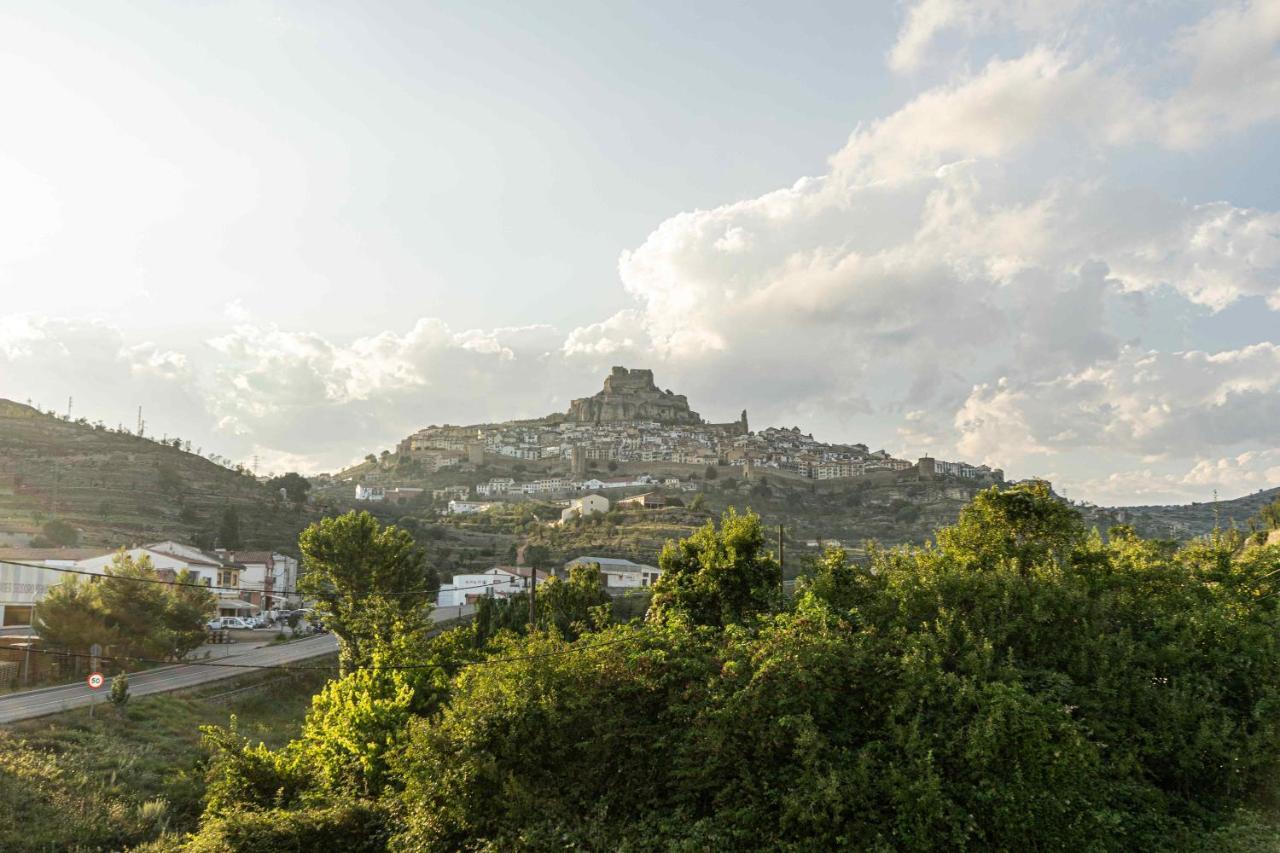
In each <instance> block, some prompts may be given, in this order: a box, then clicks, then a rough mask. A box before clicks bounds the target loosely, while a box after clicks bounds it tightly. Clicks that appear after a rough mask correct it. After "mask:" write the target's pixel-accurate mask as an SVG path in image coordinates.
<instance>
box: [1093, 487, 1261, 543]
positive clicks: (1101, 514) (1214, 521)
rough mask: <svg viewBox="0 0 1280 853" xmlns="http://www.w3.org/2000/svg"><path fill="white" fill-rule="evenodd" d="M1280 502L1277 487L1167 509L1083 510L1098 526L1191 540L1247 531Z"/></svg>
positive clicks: (1115, 508)
mask: <svg viewBox="0 0 1280 853" xmlns="http://www.w3.org/2000/svg"><path fill="white" fill-rule="evenodd" d="M1277 499H1280V488H1274V489H1262V490H1259V491H1256V492H1254V493H1253V494H1249V495H1245V496H1244V497H1239V498H1233V499H1231V500H1220V501H1217V502H1213V501H1205V502H1195V503H1190V504H1172V505H1168V506H1158V505H1157V506H1120V507H1090V508H1085V509H1084V510H1083V511H1084V515H1085V519H1086V521H1088V522H1089V523H1091V524H1094V525H1096V526H1098V527H1107V526H1110V524H1129V525H1132V526H1133V528H1134V529H1135V530H1136V531H1137V532H1138V533H1139V534H1141V535H1143V536H1149V537H1155V538H1160V539H1180V540H1181V539H1190V538H1192V537H1195V536H1203V535H1204V534H1206V533H1209V532H1211V531H1212V530H1213V529H1214V528H1215V527H1221V528H1222V529H1224V530H1226V529H1230V528H1231V527H1233V526H1234V527H1236V528H1239V529H1240V530H1244V531H1248V529H1249V520H1250V519H1252V518H1254V517H1255V516H1257V514H1258V510H1260V509H1262V508H1263V507H1264V506H1266V505H1267V504H1269V503H1271V502H1272V501H1275V500H1277Z"/></svg>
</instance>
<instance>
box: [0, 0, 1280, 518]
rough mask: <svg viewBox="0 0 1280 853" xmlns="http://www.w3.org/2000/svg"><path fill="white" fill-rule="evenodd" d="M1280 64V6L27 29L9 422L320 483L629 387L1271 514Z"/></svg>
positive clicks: (4, 222) (188, 14)
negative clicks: (311, 477)
mask: <svg viewBox="0 0 1280 853" xmlns="http://www.w3.org/2000/svg"><path fill="white" fill-rule="evenodd" d="M539 6H543V7H545V8H539ZM1278 44H1280V3H1277V2H1275V0H1269V2H1263V0H1255V2H1233V3H1200V2H1177V3H1159V4H1108V3H1102V2H1092V0H1058V2H1038V0H973V2H965V0H920V2H903V3H900V4H886V3H861V4H854V3H793V4H786V5H785V6H782V5H778V4H741V3H732V4H731V3H700V4H688V3H656V2H650V3H607V4H601V3H586V2H583V3H557V4H520V3H507V4H492V3H490V4H477V3H379V4H351V3H298V4H291V3H274V4H269V3H220V2H207V3H192V4H162V3H152V4H123V3H119V4H118V3H105V2H104V3H92V4H90V3H81V4H58V5H56V6H55V5H53V4H37V3H30V4H22V3H18V4H7V5H6V7H5V9H4V10H2V11H0V79H3V80H5V81H6V83H5V84H4V85H3V87H2V88H0V109H2V110H3V114H4V115H5V116H6V140H5V143H4V145H3V146H0V185H3V186H5V187H6V192H5V193H4V194H3V197H0V231H3V233H5V234H6V235H7V238H6V239H4V240H0V294H2V295H3V303H0V396H8V397H12V398H15V399H19V400H25V399H28V398H31V399H33V400H36V401H38V402H40V403H42V404H43V405H44V406H46V407H57V408H59V409H61V408H63V407H64V406H65V399H66V397H67V396H75V398H76V401H77V403H76V410H77V413H78V414H84V415H86V416H88V417H90V418H102V419H103V420H106V421H108V422H111V423H115V422H117V421H124V422H130V421H131V420H132V413H133V412H134V411H135V409H136V406H137V405H139V404H141V405H144V406H145V407H146V409H147V412H148V420H149V422H150V423H151V425H152V427H153V428H154V429H155V430H156V431H160V432H168V433H170V434H178V435H182V436H184V437H190V438H191V439H192V440H193V441H194V442H195V443H196V444H198V445H200V446H203V447H204V448H206V450H214V451H217V452H220V453H223V454H225V455H229V456H232V457H234V458H240V459H248V458H250V457H251V456H253V455H257V456H259V457H261V458H262V459H263V460H264V465H265V466H269V467H272V468H276V469H283V468H285V467H300V468H302V469H304V470H307V471H317V470H323V469H332V468H334V467H336V466H339V465H341V464H344V463H346V462H348V461H350V460H351V459H353V458H358V457H359V456H361V455H363V454H364V453H365V452H367V451H369V450H374V449H379V448H382V447H386V446H389V445H391V444H393V443H394V441H395V440H396V439H398V438H399V437H400V436H402V435H403V434H405V433H407V432H408V431H410V430H412V429H414V428H416V427H418V426H421V425H425V424H427V423H438V422H446V421H447V422H468V421H475V420H482V419H491V418H492V419H505V418H507V417H516V416H527V415H531V414H542V413H546V412H549V411H553V410H557V409H563V408H564V407H565V406H566V405H567V401H568V400H569V399H570V398H572V397H574V396H581V395H582V394H585V393H589V392H591V391H593V390H595V389H596V388H597V387H598V384H599V380H600V378H601V377H602V376H603V375H604V373H605V372H607V370H608V367H609V366H610V365H611V364H615V363H616V364H627V365H629V366H648V367H652V368H653V369H654V370H655V371H656V373H657V376H658V380H659V382H660V384H663V385H664V386H669V387H672V388H674V389H676V390H678V391H681V392H684V393H688V394H689V395H690V398H691V401H692V402H693V403H694V405H695V407H696V408H698V409H699V410H700V411H702V412H703V413H704V414H705V415H707V416H709V417H711V418H713V419H721V418H724V417H730V416H733V415H734V414H736V412H737V411H738V410H740V409H741V408H743V407H744V406H745V407H746V408H748V409H749V410H750V412H751V414H752V420H753V423H754V424H756V425H758V426H765V425H769V424H786V425H791V424H799V425H803V426H805V427H806V428H810V429H812V430H813V431H815V433H817V434H818V435H819V437H822V438H827V439H831V440H849V441H866V442H867V443H869V444H873V445H876V446H884V447H886V448H888V449H890V450H892V451H894V452H896V453H900V454H902V455H904V456H907V457H908V458H913V457H914V456H915V455H918V454H921V453H923V452H925V451H929V452H932V453H933V454H935V455H938V456H940V457H943V458H960V459H966V460H970V461H975V462H977V461H984V462H990V463H992V464H998V465H1001V466H1002V467H1004V468H1005V469H1006V470H1008V471H1009V472H1010V473H1011V474H1012V475H1014V476H1029V475H1033V474H1034V475H1042V476H1050V477H1052V478H1053V479H1054V480H1055V482H1056V483H1059V484H1061V485H1062V486H1063V487H1065V488H1067V489H1068V491H1069V493H1070V494H1071V495H1072V496H1073V497H1079V498H1084V499H1090V500H1097V501H1099V502H1105V503H1133V502H1155V501H1182V500H1189V499H1203V498H1206V497H1208V496H1209V495H1211V494H1212V492H1213V490H1214V489H1218V490H1219V491H1221V492H1223V493H1224V494H1231V495H1234V494H1239V493H1244V492H1248V491H1251V490H1254V489H1257V488H1262V487H1266V486H1274V485H1280V402H1277V400H1278V399H1280V214H1278V213H1277V210H1280V169H1277V168H1275V159H1276V154H1277V153H1278V149H1280V146H1278V145H1277V140H1278V136H1277V119H1278V118H1280V53H1278V51H1277V45H1278Z"/></svg>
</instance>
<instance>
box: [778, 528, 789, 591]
mask: <svg viewBox="0 0 1280 853" xmlns="http://www.w3.org/2000/svg"><path fill="white" fill-rule="evenodd" d="M786 547H787V545H786V542H784V541H783V538H782V525H781V524H779V525H778V571H779V572H780V573H781V574H782V577H783V580H785V579H786V577H787V572H786V565H787V552H786Z"/></svg>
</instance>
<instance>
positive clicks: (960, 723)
mask: <svg viewBox="0 0 1280 853" xmlns="http://www.w3.org/2000/svg"><path fill="white" fill-rule="evenodd" d="M764 543H765V538H764V531H763V529H762V528H761V525H760V522H759V519H758V518H756V517H754V516H752V515H750V514H747V515H737V514H732V513H730V514H726V516H725V517H724V519H723V520H722V522H721V524H720V526H719V527H718V528H716V527H714V526H709V527H707V528H704V529H703V530H700V531H698V532H697V533H696V534H695V535H694V536H693V537H690V539H689V540H687V541H685V542H682V543H679V544H673V545H671V546H670V547H668V548H667V549H666V551H665V552H664V554H663V555H662V557H661V558H660V562H661V563H662V564H663V565H664V567H665V568H666V569H667V571H668V573H669V574H668V575H667V576H664V578H663V580H662V581H661V582H660V584H659V587H658V588H657V589H655V590H654V596H653V604H652V606H651V607H650V611H649V618H648V619H647V620H645V621H643V622H641V621H632V622H628V623H626V624H613V625H608V624H605V621H604V620H603V619H602V618H590V619H587V620H581V619H578V620H571V624H572V625H573V626H575V627H574V628H573V630H572V631H570V632H569V633H568V634H566V633H565V632H564V631H563V629H562V628H561V626H560V624H559V623H557V622H555V621H554V620H550V621H548V622H540V624H539V625H538V626H535V629H534V630H529V629H528V626H524V627H523V629H519V628H517V627H515V626H514V625H512V627H504V626H497V625H495V624H493V623H491V624H490V625H489V627H488V628H487V629H486V631H487V632H489V636H481V635H480V632H479V630H478V628H479V626H473V627H471V628H467V629H460V630H457V631H453V632H449V633H448V634H446V635H442V636H441V637H438V638H436V639H435V640H432V641H430V642H426V643H418V642H403V641H401V640H400V639H399V638H397V637H390V638H386V639H385V640H379V641H377V642H376V643H375V647H374V648H372V649H371V651H370V653H369V656H368V659H367V662H366V663H365V665H363V666H362V667H361V668H359V669H357V670H355V671H353V672H351V673H349V674H348V675H346V676H345V677H344V678H343V679H341V680H340V681H337V682H335V683H334V684H332V685H330V687H329V688H328V689H326V691H325V692H324V693H322V694H321V696H320V697H318V698H317V700H316V703H315V705H314V706H313V709H312V712H311V714H310V715H309V716H308V719H307V723H306V725H305V726H304V730H303V735H302V737H300V738H298V739H297V740H295V741H293V742H291V743H290V744H289V745H287V746H286V747H284V748H283V749H278V750H272V749H269V748H267V747H265V746H251V745H250V744H249V742H248V741H247V740H245V739H243V738H241V737H239V736H232V735H231V734H230V733H229V732H227V731H226V730H220V731H211V733H210V743H211V746H212V747H213V749H214V755H213V758H212V760H211V763H210V773H211V781H210V787H209V791H210V795H209V797H208V798H207V800H206V813H205V816H204V819H203V822H202V825H201V830H200V831H199V832H198V833H197V834H195V835H193V836H190V837H188V838H186V839H182V838H172V839H170V840H171V842H172V845H173V849H180V848H182V847H184V846H185V848H186V849H189V850H206V849H223V848H218V847H217V846H216V845H217V844H219V843H227V842H225V839H228V838H244V839H252V838H253V837H254V831H255V828H257V829H261V830H264V831H265V828H266V827H272V828H273V829H272V830H271V831H270V833H269V835H270V837H271V839H272V843H275V844H289V845H292V844H295V843H296V842H295V839H299V838H320V837H324V835H323V833H329V834H330V836H329V837H333V838H352V839H354V838H357V837H358V838H362V839H372V840H371V841H367V842H362V843H367V844H370V845H372V849H383V847H384V846H386V847H389V848H390V849H394V850H453V849H509V848H521V849H550V848H556V849H564V848H593V849H598V848H605V849H670V848H678V849H735V848H760V847H765V848H794V849H831V848H849V847H852V848H861V849H883V850H889V849H894V850H904V849H905V850H929V849H957V848H965V849H1029V848H1034V849H1064V850H1075V849H1096V850H1129V849H1144V850H1148V849H1150V850H1159V849H1196V848H1197V847H1199V848H1201V849H1238V850H1245V849H1258V848H1259V847H1260V846H1264V845H1266V846H1273V847H1274V846H1275V845H1276V844H1277V843H1278V842H1280V834H1277V832H1276V829H1275V827H1274V826H1273V824H1272V823H1270V822H1269V821H1268V820H1267V819H1266V818H1265V817H1263V816H1260V814H1261V813H1260V812H1259V811H1258V810H1257V807H1258V804H1259V797H1260V796H1265V795H1266V794H1267V793H1268V792H1269V791H1270V790H1271V786H1272V785H1273V784H1274V780H1275V778H1276V777H1275V774H1276V771H1277V769H1278V768H1277V763H1278V762H1280V640H1278V639H1277V637H1280V633H1278V632H1277V629H1278V628H1280V597H1278V596H1280V573H1278V572H1277V570H1278V569H1280V549H1277V548H1275V547H1270V548H1248V549H1241V548H1240V547H1239V546H1240V544H1241V543H1240V541H1239V537H1236V536H1234V535H1230V534H1219V535H1216V536H1213V537H1209V538H1206V539H1203V540H1198V541H1196V542H1193V543H1191V544H1189V545H1187V546H1186V547H1183V548H1181V549H1172V548H1169V547H1167V546H1165V545H1163V544H1161V543H1153V542H1149V541H1147V540H1143V539H1141V538H1140V537H1138V536H1137V535H1135V534H1134V533H1133V532H1132V530H1129V529H1124V528H1117V529H1114V530H1112V531H1110V532H1109V536H1108V537H1107V539H1106V540H1105V541H1104V539H1103V537H1101V536H1100V535H1098V534H1097V533H1093V532H1090V531H1088V530H1086V528H1085V527H1084V526H1083V525H1082V524H1081V522H1080V519H1079V517H1078V515H1077V514H1076V512H1074V511H1073V510H1071V509H1070V508H1068V507H1066V506H1064V505H1063V504H1062V503H1061V502H1060V501H1058V500H1057V499H1055V498H1054V497H1053V496H1052V495H1051V494H1050V492H1049V491H1048V489H1047V487H1046V486H1044V485H1043V484H1031V485H1024V486H1019V487H1016V488H1013V489H1010V490H1007V491H1004V492H1000V491H998V490H995V489H992V490H989V491H987V492H983V493H981V494H980V495H979V496H978V497H977V499H976V500H975V501H974V502H973V503H972V504H971V505H970V506H969V507H968V508H967V509H966V510H965V511H964V512H963V513H962V516H961V518H960V521H959V522H958V523H957V524H956V525H955V526H954V527H952V528H949V529H947V530H944V531H941V532H940V533H939V535H938V537H937V542H936V544H932V545H927V546H925V547H921V548H901V549H892V550H886V549H882V548H879V547H871V548H870V549H869V559H868V561H867V562H866V563H865V564H855V563H852V562H850V560H849V559H848V556H847V554H846V553H844V552H842V551H840V550H838V549H833V550H831V551H828V552H827V553H826V554H825V555H824V556H823V557H822V558H821V560H820V561H818V562H817V564H816V565H815V567H814V571H813V574H812V575H811V576H810V577H807V578H805V579H804V580H803V581H802V583H801V584H800V587H799V590H798V592H797V595H796V596H795V597H794V599H793V600H791V601H787V600H785V599H784V598H783V596H782V595H781V592H780V583H779V581H780V577H779V575H778V572H777V566H776V563H775V562H774V561H773V558H772V555H770V554H769V553H768V551H767V550H766V549H765V544H764ZM570 583H571V584H572V583H574V579H573V578H570ZM577 583H578V584H579V585H580V586H582V585H584V579H583V576H579V578H578V579H577ZM548 585H550V584H548ZM566 598H567V597H566ZM575 607H577V608H578V609H579V611H580V610H581V606H580V605H575ZM548 610H549V608H544V609H543V611H542V612H544V613H546V612H548ZM586 610H587V612H588V613H589V614H590V613H592V611H593V608H592V607H591V606H587V607H586ZM517 612H518V611H517V610H516V609H515V608H510V613H511V615H512V618H511V619H510V620H509V621H510V622H511V623H516V622H517V621H518V620H516V619H515V618H514V615H515V613H517ZM595 612H596V613H599V614H600V615H601V616H603V612H602V611H601V610H598V609H597V610H595ZM575 634H576V635H577V636H576V638H575V637H574V636H573V635H575ZM304 768H305V769H306V772H305V773H304V772H302V771H303V769H304ZM282 826H287V827H294V828H295V829H292V830H288V831H283V834H282V831H281V830H278V827H282ZM353 843H354V842H353ZM246 844H247V845H249V846H246V847H245V848H243V849H260V848H257V847H253V846H252V845H250V844H249V842H246Z"/></svg>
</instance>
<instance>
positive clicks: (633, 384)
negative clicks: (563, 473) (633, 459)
mask: <svg viewBox="0 0 1280 853" xmlns="http://www.w3.org/2000/svg"><path fill="white" fill-rule="evenodd" d="M567 417H568V420H570V421H574V422H576V423H609V422H616V421H657V422H658V423H664V424H701V423H702V422H703V421H702V418H701V417H700V416H699V415H698V413H697V412H695V411H692V410H691V409H690V408H689V400H688V399H687V398H686V397H685V396H684V395H683V394H672V393H671V392H670V391H662V390H660V389H659V388H658V386H656V385H654V384H653V371H652V370H644V369H635V370H628V369H627V368H625V367H615V368H613V370H612V371H611V372H610V373H609V375H608V376H606V377H605V380H604V388H603V390H601V391H600V392H599V393H597V394H594V395H592V396H590V397H583V398H582V399H580V400H574V401H573V402H572V403H571V404H570V405H569V412H568V416H567Z"/></svg>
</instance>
